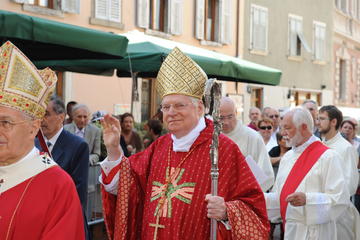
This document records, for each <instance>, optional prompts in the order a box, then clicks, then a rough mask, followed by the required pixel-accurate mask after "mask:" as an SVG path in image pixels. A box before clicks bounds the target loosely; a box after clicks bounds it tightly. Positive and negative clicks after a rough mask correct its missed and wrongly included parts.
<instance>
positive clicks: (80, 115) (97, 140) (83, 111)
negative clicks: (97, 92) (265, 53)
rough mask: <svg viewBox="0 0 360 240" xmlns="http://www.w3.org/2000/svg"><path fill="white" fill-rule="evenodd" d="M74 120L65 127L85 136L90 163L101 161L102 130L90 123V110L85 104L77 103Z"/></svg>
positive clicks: (82, 136)
mask: <svg viewBox="0 0 360 240" xmlns="http://www.w3.org/2000/svg"><path fill="white" fill-rule="evenodd" d="M72 117H73V122H72V123H70V124H66V125H65V126H64V129H65V130H67V131H69V132H71V133H72V134H75V135H76V136H79V137H81V138H83V139H84V140H85V141H86V142H87V143H88V145H89V150H90V163H91V164H92V165H93V164H95V163H97V162H98V161H99V157H100V154H101V130H100V129H99V128H98V127H96V126H94V125H93V124H90V123H89V117H90V110H89V108H88V107H87V106H86V105H84V104H77V105H75V106H74V107H73V110H72Z"/></svg>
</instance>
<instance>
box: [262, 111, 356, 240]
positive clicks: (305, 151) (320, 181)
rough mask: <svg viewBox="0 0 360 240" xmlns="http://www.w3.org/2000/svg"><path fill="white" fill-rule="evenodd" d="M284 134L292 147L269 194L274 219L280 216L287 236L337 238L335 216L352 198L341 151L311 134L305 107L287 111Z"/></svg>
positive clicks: (296, 239) (318, 239)
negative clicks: (343, 169)
mask: <svg viewBox="0 0 360 240" xmlns="http://www.w3.org/2000/svg"><path fill="white" fill-rule="evenodd" d="M281 126H282V127H281V128H282V134H283V135H284V138H285V140H286V142H287V145H288V146H289V147H292V149H291V150H289V151H288V152H287V153H286V154H285V155H284V156H283V158H282V160H281V162H280V166H279V172H278V175H277V178H276V181H275V184H274V187H273V189H272V192H271V193H265V197H266V206H267V210H268V215H269V218H270V219H276V218H280V217H281V218H282V219H283V222H284V225H285V239H289V240H290V239H291V240H303V239H304V240H305V239H314V240H315V239H316V240H337V239H339V240H340V239H341V238H338V236H337V225H336V219H337V218H338V217H339V216H340V215H342V214H343V213H344V212H345V210H346V208H347V207H348V201H349V198H350V195H349V192H348V188H347V187H346V181H345V178H344V176H343V173H342V171H339V169H341V163H340V158H339V156H338V154H337V153H336V152H335V151H334V150H331V149H329V148H327V147H326V146H325V145H323V144H322V143H321V142H320V141H319V140H318V139H317V138H316V137H314V136H313V135H312V129H313V120H312V117H311V115H310V113H309V112H308V111H307V110H306V109H303V108H296V109H293V110H291V111H290V112H288V113H286V114H285V116H284V119H283V120H282V122H281Z"/></svg>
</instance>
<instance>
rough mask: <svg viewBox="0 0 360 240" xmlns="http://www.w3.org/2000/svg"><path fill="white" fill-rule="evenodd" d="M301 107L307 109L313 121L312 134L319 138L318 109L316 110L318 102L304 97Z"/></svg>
mask: <svg viewBox="0 0 360 240" xmlns="http://www.w3.org/2000/svg"><path fill="white" fill-rule="evenodd" d="M301 106H302V107H303V108H305V109H307V110H308V111H309V112H310V114H311V116H312V118H313V121H314V130H313V133H314V136H315V137H318V138H320V132H319V111H318V104H317V102H315V101H314V100H311V99H306V100H305V101H304V102H303V103H302V105H301Z"/></svg>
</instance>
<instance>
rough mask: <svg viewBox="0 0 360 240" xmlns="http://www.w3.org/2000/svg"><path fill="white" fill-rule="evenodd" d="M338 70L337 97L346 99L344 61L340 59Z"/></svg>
mask: <svg viewBox="0 0 360 240" xmlns="http://www.w3.org/2000/svg"><path fill="white" fill-rule="evenodd" d="M339 64H340V69H339V70H340V71H339V99H340V100H345V99H346V61H345V60H344V59H340V63H339Z"/></svg>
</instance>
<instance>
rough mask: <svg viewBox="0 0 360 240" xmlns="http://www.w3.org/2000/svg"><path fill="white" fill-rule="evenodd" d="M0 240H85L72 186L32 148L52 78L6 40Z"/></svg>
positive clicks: (0, 107) (0, 84)
mask: <svg viewBox="0 0 360 240" xmlns="http://www.w3.org/2000/svg"><path fill="white" fill-rule="evenodd" d="M0 66H1V69H0V206H1V207H0V239H3V240H23V239H26V240H39V239H51V240H54V239H55V240H56V239H59V240H60V239H67V240H79V239H80V240H81V239H84V237H85V235H84V227H83V216H82V212H81V206H80V201H79V197H78V195H77V192H76V189H75V185H74V183H73V181H72V179H71V178H70V176H69V175H67V174H66V173H65V172H64V171H63V170H62V169H61V168H60V167H59V166H57V165H56V163H55V162H54V161H53V160H52V159H51V158H49V157H48V155H47V154H45V153H40V152H39V151H38V150H37V149H36V148H35V147H34V139H35V136H36V134H37V132H38V131H39V128H40V124H41V118H42V117H43V116H44V114H45V109H46V104H47V102H48V98H49V96H50V95H51V93H52V92H53V90H54V87H55V83H56V75H55V73H54V72H53V71H51V70H50V69H45V70H41V71H39V70H37V69H36V67H35V66H34V65H33V64H32V63H31V62H30V61H29V60H28V59H27V58H26V57H25V56H24V55H23V54H22V53H21V52H20V50H19V49H17V48H16V47H15V46H14V45H13V44H11V43H10V42H7V43H5V44H4V45H3V46H1V48H0Z"/></svg>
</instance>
